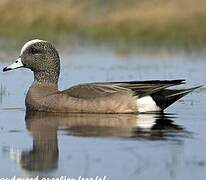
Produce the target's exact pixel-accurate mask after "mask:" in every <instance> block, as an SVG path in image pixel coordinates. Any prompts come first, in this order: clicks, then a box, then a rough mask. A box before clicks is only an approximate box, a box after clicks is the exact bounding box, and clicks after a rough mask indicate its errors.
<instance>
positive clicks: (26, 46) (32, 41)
mask: <svg viewBox="0 0 206 180" xmlns="http://www.w3.org/2000/svg"><path fill="white" fill-rule="evenodd" d="M38 42H46V41H43V40H40V39H33V40H31V41H28V42H27V43H26V44H24V46H23V47H22V49H21V52H20V55H22V54H23V52H24V51H25V50H26V49H27V48H28V47H29V46H30V45H32V44H35V43H38Z"/></svg>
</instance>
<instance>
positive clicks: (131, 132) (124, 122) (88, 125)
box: [18, 111, 189, 172]
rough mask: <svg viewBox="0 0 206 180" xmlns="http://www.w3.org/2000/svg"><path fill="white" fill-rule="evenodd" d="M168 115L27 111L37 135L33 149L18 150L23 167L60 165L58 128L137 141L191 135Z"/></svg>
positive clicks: (40, 168)
mask: <svg viewBox="0 0 206 180" xmlns="http://www.w3.org/2000/svg"><path fill="white" fill-rule="evenodd" d="M170 118H173V117H172V116H171V115H166V114H162V113H161V114H136V115H135V114H121V115H120V114H76V113H73V114H71V113H70V114H60V113H45V112H31V111H29V112H26V117H25V121H26V126H27V129H28V130H29V131H30V132H31V135H32V138H33V147H32V149H31V150H29V151H22V152H21V153H18V156H20V157H18V159H19V162H20V165H21V167H22V169H23V170H26V171H36V172H44V171H52V170H54V169H57V168H58V156H59V153H58V138H57V131H58V130H59V131H61V132H63V134H68V135H73V136H81V137H105V138H106V137H110V138H124V139H128V138H129V139H130V138H131V139H133V140H138V139H141V140H177V141H180V140H181V138H182V137H185V136H188V134H189V133H188V132H187V131H186V130H184V129H183V128H182V127H181V126H179V125H175V124H174V123H173V121H172V120H171V119H170Z"/></svg>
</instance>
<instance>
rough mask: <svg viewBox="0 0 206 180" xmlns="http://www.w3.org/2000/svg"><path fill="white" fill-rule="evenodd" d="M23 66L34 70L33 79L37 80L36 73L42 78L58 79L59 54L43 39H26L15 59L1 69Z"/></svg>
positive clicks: (8, 69) (6, 69) (7, 69)
mask: <svg viewBox="0 0 206 180" xmlns="http://www.w3.org/2000/svg"><path fill="white" fill-rule="evenodd" d="M21 67H25V68H28V69H30V70H32V71H33V72H34V76H35V79H36V78H37V79H36V80H38V75H41V78H42V79H39V80H46V79H47V78H50V79H55V80H57V81H58V77H59V71H60V60H59V55H58V52H57V50H56V49H55V47H54V46H53V45H52V44H51V43H49V42H47V41H43V40H39V39H34V40H31V41H28V42H27V43H26V44H24V46H23V47H22V49H21V52H20V55H19V57H18V58H17V60H16V61H15V62H14V63H13V64H11V65H9V66H7V67H5V68H4V69H3V71H10V70H13V69H17V68H21Z"/></svg>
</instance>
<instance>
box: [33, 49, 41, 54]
mask: <svg viewBox="0 0 206 180" xmlns="http://www.w3.org/2000/svg"><path fill="white" fill-rule="evenodd" d="M30 53H31V54H40V53H41V50H40V49H36V48H31V49H30Z"/></svg>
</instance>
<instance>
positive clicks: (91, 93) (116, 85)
mask: <svg viewBox="0 0 206 180" xmlns="http://www.w3.org/2000/svg"><path fill="white" fill-rule="evenodd" d="M183 83H184V80H182V79H180V80H166V81H160V80H153V81H128V82H105V83H88V84H80V85H77V86H73V87H71V88H69V89H67V90H64V91H62V93H66V94H68V95H70V96H72V97H76V98H98V97H103V96H107V95H111V94H114V93H128V95H133V96H137V97H144V96H147V95H151V94H154V93H156V92H159V91H162V90H163V89H166V88H168V87H171V86H175V85H180V84H183Z"/></svg>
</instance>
